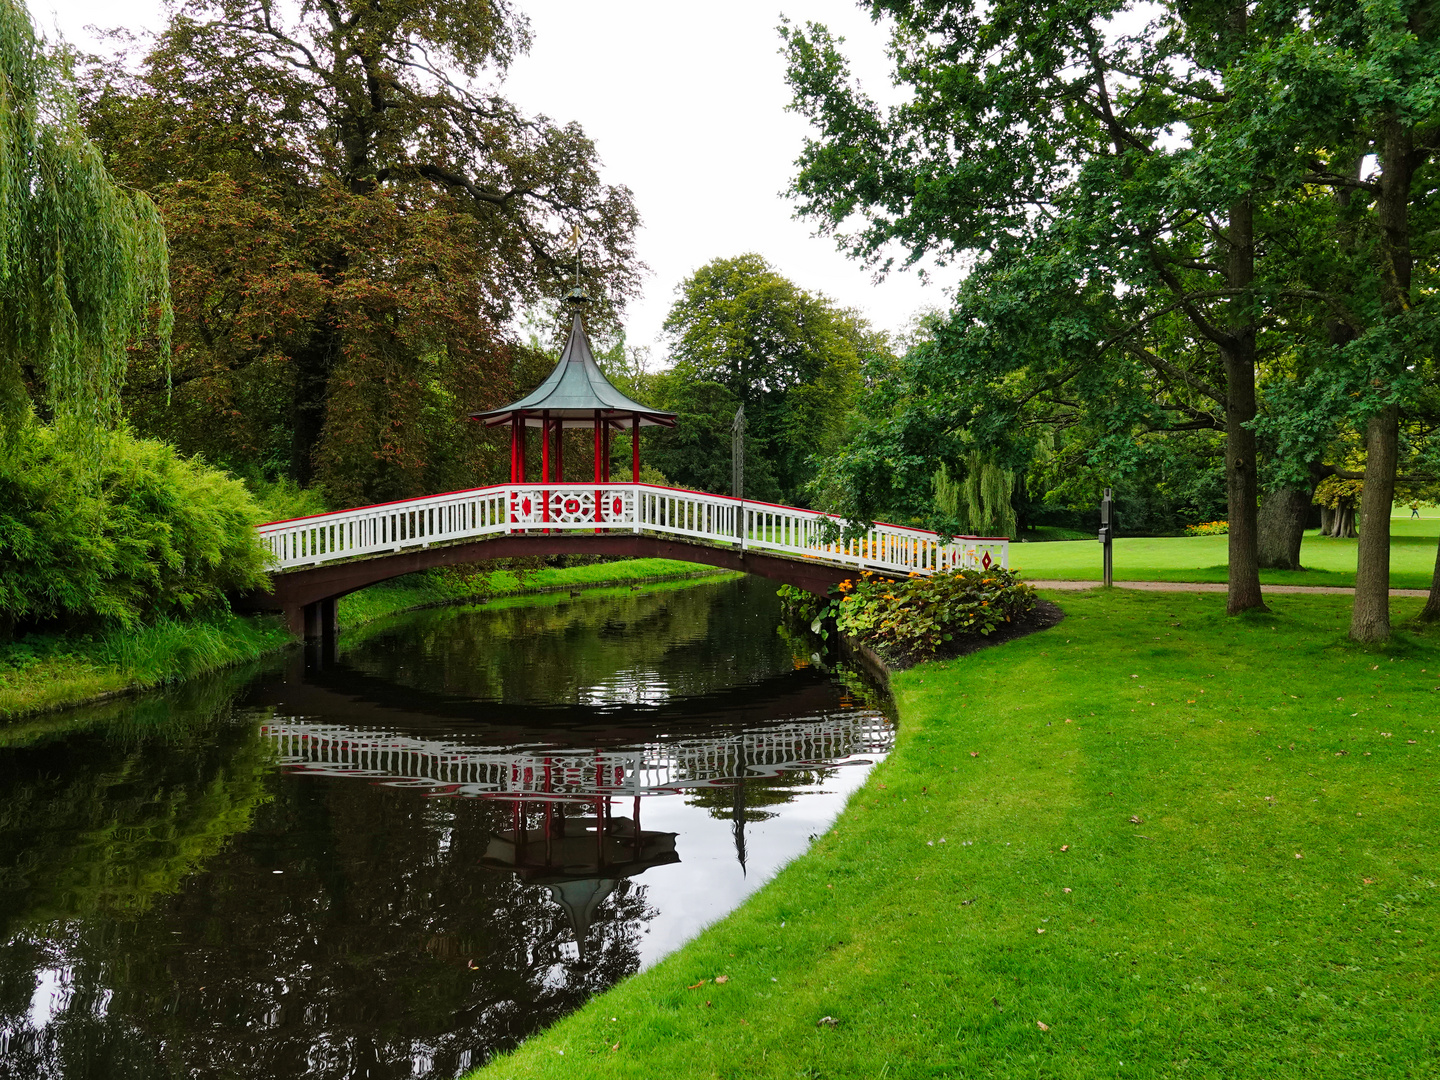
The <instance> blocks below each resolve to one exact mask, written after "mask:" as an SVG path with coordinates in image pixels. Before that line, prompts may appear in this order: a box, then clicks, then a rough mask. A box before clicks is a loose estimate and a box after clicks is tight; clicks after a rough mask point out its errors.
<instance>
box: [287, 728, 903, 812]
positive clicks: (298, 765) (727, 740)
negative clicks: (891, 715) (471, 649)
mask: <svg viewBox="0 0 1440 1080" xmlns="http://www.w3.org/2000/svg"><path fill="white" fill-rule="evenodd" d="M262 732H263V734H264V736H265V737H266V738H267V739H269V740H270V742H271V743H272V744H273V746H274V748H275V751H276V753H277V755H278V758H279V761H280V763H281V764H282V765H283V766H285V767H286V768H288V769H290V770H292V771H297V772H304V773H308V774H312V775H317V776H344V777H354V778H357V779H368V780H373V781H378V782H380V783H383V784H388V785H391V786H395V787H412V788H420V789H424V790H426V791H427V792H428V793H430V794H434V795H457V796H462V797H469V798H492V799H503V800H506V801H524V802H531V801H534V802H556V801H559V802H568V801H585V802H588V801H590V800H593V799H595V798H617V797H620V798H629V797H636V798H639V797H643V796H653V795H674V794H680V793H683V792H685V791H686V790H692V789H697V788H705V787H729V786H731V785H732V784H734V783H735V782H736V781H738V780H744V779H746V778H748V777H758V776H778V775H780V774H782V773H788V772H801V771H807V770H813V769H821V768H829V767H833V766H836V765H839V764H842V763H846V762H849V761H852V760H854V759H856V758H857V757H863V756H864V755H873V754H884V753H886V752H888V751H889V749H890V747H891V746H892V745H893V742H894V729H893V728H892V727H891V726H890V723H889V722H888V721H887V720H886V719H885V718H884V717H883V716H878V715H875V714H873V713H869V712H862V711H854V712H851V711H848V710H847V711H843V712H839V713H835V714H831V715H824V716H815V717H806V718H803V719H792V720H789V721H786V722H783V723H776V724H770V725H766V726H764V727H750V728H745V729H742V730H740V731H737V732H733V733H728V734H726V733H706V734H704V735H699V736H693V737H691V736H676V737H672V738H657V739H652V740H648V741H646V742H644V743H642V744H640V745H636V746H633V747H624V748H606V749H574V748H569V747H567V748H547V749H535V748H521V749H513V750H511V749H497V748H495V747H493V746H480V745H471V744H468V743H467V742H466V741H465V740H463V739H461V738H457V737H443V736H438V735H426V736H416V735H404V734H399V733H397V732H392V731H374V730H369V731H367V730H363V729H359V728H353V727H347V726H344V725H340V724H325V723H312V722H309V721H305V720H293V721H278V722H274V723H269V724H266V725H264V727H263V728H262Z"/></svg>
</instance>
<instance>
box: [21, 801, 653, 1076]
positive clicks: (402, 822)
mask: <svg viewBox="0 0 1440 1080" xmlns="http://www.w3.org/2000/svg"><path fill="white" fill-rule="evenodd" d="M507 821H508V817H507V816H506V812H505V810H504V808H503V807H500V806H496V805H494V804H492V803H491V802H489V801H481V800H476V801H470V800H444V801H438V800H426V799H420V798H416V797H415V795H414V793H412V792H406V791H391V790H386V789H383V788H380V789H377V788H374V787H370V786H369V785H365V784H354V783H349V782H346V781H343V780H337V781H327V780H309V781H307V782H305V783H299V784H296V783H285V784H281V785H279V786H278V788H277V793H276V798H275V799H274V801H272V802H271V803H269V804H268V805H266V806H265V807H263V808H262V809H261V811H260V812H259V813H258V814H257V815H256V822H255V826H254V828H253V829H252V830H251V832H250V833H249V834H247V835H246V836H245V837H243V838H242V839H240V840H238V841H237V842H236V843H235V844H233V845H232V847H231V848H230V849H229V850H227V851H225V852H223V853H221V854H220V855H218V856H217V857H216V858H214V859H213V860H211V863H210V865H209V867H208V868H207V869H208V871H209V872H206V873H202V874H197V875H196V876H194V877H193V878H192V879H191V880H190V881H188V882H187V883H186V884H185V887H184V888H183V890H182V891H181V892H180V894H179V895H178V896H175V897H172V898H170V899H168V900H166V901H163V902H161V903H159V904H157V905H156V906H155V908H154V910H153V911H151V912H149V913H147V914H145V915H142V916H140V917H137V918H134V919H131V920H126V921H120V922H111V923H109V924H108V925H106V924H100V923H90V924H78V923H71V924H52V925H51V926H50V927H49V928H47V929H46V930H45V931H44V932H43V933H41V932H36V933H33V934H31V935H30V936H29V937H28V938H26V939H25V940H15V941H14V942H12V944H13V945H14V946H16V947H14V948H7V949H6V950H5V955H4V956H3V957H0V987H3V988H4V990H3V991H0V994H3V1023H4V1024H5V1026H6V1027H8V1028H9V1029H10V1030H11V1031H12V1032H13V1031H15V1030H16V1029H17V1027H18V1028H23V1027H24V1024H25V1021H24V1019H23V1018H24V1017H25V1015H26V1012H27V1010H28V1009H29V1005H30V999H31V995H32V990H33V987H34V986H35V985H36V981H37V977H42V975H41V973H42V971H43V969H45V968H50V969H62V968H68V969H69V970H70V972H71V976H70V977H71V979H72V983H73V987H74V997H73V998H72V1000H71V1003H70V1007H68V1008H66V1009H65V1010H64V1011H63V1012H61V1013H60V1014H59V1015H58V1016H57V1017H55V1018H54V1019H53V1020H52V1021H51V1022H50V1024H49V1025H48V1026H47V1027H45V1029H44V1030H43V1032H41V1033H39V1034H38V1036H28V1037H27V1036H22V1037H21V1038H20V1039H19V1040H16V1039H15V1038H14V1037H13V1036H12V1039H11V1044H10V1045H11V1050H10V1051H9V1056H8V1059H0V1060H4V1061H5V1067H6V1068H12V1069H13V1070H14V1074H15V1075H17V1076H27V1077H28V1076H35V1077H45V1076H52V1075H53V1076H60V1075H62V1074H65V1073H66V1072H67V1068H66V1064H65V1063H66V1062H67V1061H78V1060H82V1059H83V1060H86V1061H88V1062H92V1063H93V1062H102V1061H103V1062H106V1063H114V1065H113V1067H111V1066H110V1065H108V1064H107V1072H106V1075H107V1077H131V1076H133V1077H146V1078H148V1077H168V1076H178V1075H204V1076H232V1075H233V1076H246V1077H252V1076H279V1075H297V1076H298V1075H306V1076H317V1077H330V1076H333V1077H341V1076H353V1075H369V1076H376V1077H382V1076H410V1075H413V1074H415V1073H416V1072H419V1073H421V1074H433V1075H447V1076H448V1075H454V1074H455V1073H457V1072H459V1071H461V1070H463V1069H464V1068H466V1067H467V1066H470V1065H474V1064H478V1063H479V1062H480V1061H482V1060H484V1059H485V1058H487V1057H488V1056H490V1055H491V1054H493V1053H495V1052H496V1051H498V1050H502V1049H505V1048H508V1047H511V1046H513V1045H515V1044H516V1043H517V1042H518V1041H519V1040H520V1039H522V1038H524V1037H525V1036H527V1035H529V1034H531V1033H533V1032H534V1031H536V1030H538V1029H539V1028H541V1027H544V1026H545V1025H546V1024H548V1023H551V1022H553V1021H554V1020H555V1019H557V1018H558V1017H560V1016H561V1015H563V1014H564V1013H566V1012H568V1011H570V1010H572V1009H574V1008H575V1007H576V1006H578V1005H579V1004H581V1003H582V1002H583V1001H584V1000H585V999H586V998H587V997H589V996H590V995H591V994H593V993H595V992H596V991H598V990H602V989H604V988H606V987H608V986H610V985H612V984H613V983H614V982H616V981H617V980H618V979H620V978H622V977H623V976H625V975H627V974H629V973H631V972H633V971H635V970H636V969H637V968H638V966H639V950H638V944H639V938H640V935H641V933H642V932H643V927H644V924H645V923H646V921H648V919H650V918H651V917H653V915H654V912H653V910H652V909H651V908H650V907H649V905H648V904H647V903H646V901H645V890H644V888H643V887H637V886H636V885H635V884H634V883H632V882H628V881H622V882H620V883H619V885H618V886H617V888H616V889H615V891H614V892H613V893H612V894H611V895H610V897H609V898H608V899H607V900H606V901H605V903H604V904H603V905H602V907H601V909H600V911H599V912H598V914H597V918H596V919H595V921H594V923H593V925H592V928H591V931H590V935H589V949H588V957H587V960H586V961H584V962H582V961H581V960H580V959H579V957H578V953H577V950H576V947H575V944H574V937H573V933H572V931H571V928H570V925H569V923H568V921H567V919H566V917H565V914H564V912H563V911H562V909H561V908H560V907H559V905H558V904H556V903H555V902H554V901H552V900H551V899H550V896H549V894H548V891H547V890H546V889H545V888H544V887H543V886H538V885H536V886H527V885H525V884H523V883H521V882H520V881H518V880H517V879H516V878H515V877H513V876H512V875H509V874H496V873H492V872H485V871H483V870H481V869H479V866H478V864H479V861H480V858H481V857H482V856H483V855H484V853H485V850H486V845H487V843H488V840H489V836H490V834H491V832H492V831H494V830H497V829H499V828H503V827H504V826H505V824H506V823H507ZM276 869H283V870H284V873H283V874H278V875H277V874H274V873H273V871H274V870H276ZM472 965H474V966H473V967H472ZM110 990H113V996H112V997H109V999H108V1001H107V1002H106V1003H105V1006H104V1008H103V1009H97V1008H96V1003H97V1002H101V1001H102V1000H104V999H105V997H106V994H107V992H108V991H110ZM12 1063H13V1065H12ZM417 1063H418V1065H417Z"/></svg>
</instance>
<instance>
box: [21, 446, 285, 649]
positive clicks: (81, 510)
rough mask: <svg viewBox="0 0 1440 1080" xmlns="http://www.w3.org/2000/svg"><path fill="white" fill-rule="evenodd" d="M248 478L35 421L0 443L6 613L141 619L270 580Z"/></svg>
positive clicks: (35, 617) (167, 451)
mask: <svg viewBox="0 0 1440 1080" xmlns="http://www.w3.org/2000/svg"><path fill="white" fill-rule="evenodd" d="M259 517H260V512H259V510H258V508H257V507H256V505H255V502H254V500H253V499H252V498H251V497H250V495H249V494H248V493H247V492H246V491H245V488H244V486H243V485H241V484H240V482H239V481H237V480H233V479H231V478H230V477H228V476H226V475H225V474H224V473H221V472H218V471H216V470H214V469H212V468H209V467H208V466H206V465H204V464H202V463H201V462H199V461H195V460H189V459H186V458H183V457H181V456H180V455H179V454H177V453H176V451H175V450H174V449H173V448H172V447H170V446H167V445H166V444H164V443H160V442H155V441H152V440H148V439H136V438H132V437H130V436H128V435H125V434H120V433H111V434H105V435H103V436H100V437H99V438H98V439H97V440H94V441H93V443H92V445H88V446H86V447H85V448H84V449H76V448H75V447H74V446H73V445H71V444H70V443H68V442H67V441H66V440H64V439H62V438H60V437H59V436H58V435H57V434H56V433H55V431H54V430H53V429H51V428H48V427H44V426H41V425H38V424H30V425H28V426H26V427H25V428H23V429H21V430H20V431H19V432H17V433H16V434H15V435H14V437H13V438H12V439H11V440H10V442H9V443H8V445H0V621H3V622H5V623H14V622H17V621H19V622H24V623H30V624H38V623H46V622H53V621H59V622H62V623H65V624H69V625H72V626H77V627H97V628H98V627H115V626H119V627H133V626H136V625H139V624H142V623H146V622H152V621H154V620H156V619H158V618H161V617H164V616H168V615H182V614H188V613H192V612H196V611H201V610H205V609H209V608H215V607H219V606H223V603H224V598H225V594H226V593H228V592H232V591H238V590H245V589H251V588H255V587H256V586H260V585H262V584H263V583H264V582H265V573H264V567H265V554H264V551H263V549H262V548H261V547H260V545H259V542H258V539H257V537H256V534H255V530H254V528H253V525H254V523H255V521H256V520H258V518H259Z"/></svg>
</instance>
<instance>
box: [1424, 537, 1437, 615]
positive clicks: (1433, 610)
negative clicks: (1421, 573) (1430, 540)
mask: <svg viewBox="0 0 1440 1080" xmlns="http://www.w3.org/2000/svg"><path fill="white" fill-rule="evenodd" d="M1420 621H1421V622H1436V621H1440V546H1437V548H1436V550H1435V573H1434V574H1433V575H1432V576H1431V578H1430V595H1429V597H1427V598H1426V600H1425V606H1424V608H1422V609H1421V611H1420Z"/></svg>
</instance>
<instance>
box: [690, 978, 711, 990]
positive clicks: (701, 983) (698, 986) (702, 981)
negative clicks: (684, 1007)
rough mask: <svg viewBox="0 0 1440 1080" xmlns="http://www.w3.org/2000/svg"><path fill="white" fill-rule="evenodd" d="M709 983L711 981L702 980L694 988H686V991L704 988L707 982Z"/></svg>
mask: <svg viewBox="0 0 1440 1080" xmlns="http://www.w3.org/2000/svg"><path fill="white" fill-rule="evenodd" d="M709 981H710V980H709V979H701V980H700V981H699V982H698V983H696V984H695V985H694V986H687V987H685V989H686V990H698V989H699V988H700V987H702V986H704V985H705V984H706V983H707V982H709Z"/></svg>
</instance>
